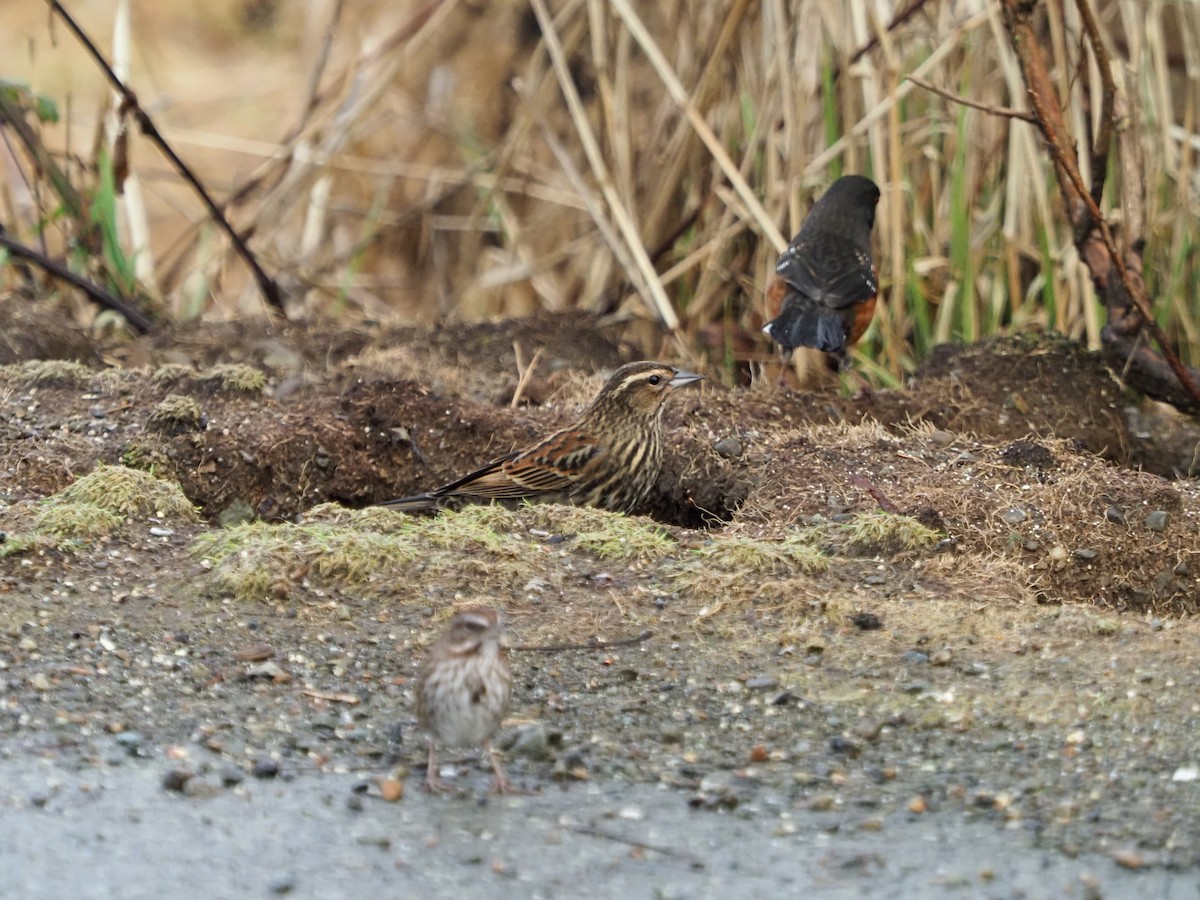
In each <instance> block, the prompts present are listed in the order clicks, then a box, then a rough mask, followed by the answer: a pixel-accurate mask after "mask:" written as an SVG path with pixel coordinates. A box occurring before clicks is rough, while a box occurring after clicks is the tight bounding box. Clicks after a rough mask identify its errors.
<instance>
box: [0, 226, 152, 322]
mask: <svg viewBox="0 0 1200 900" xmlns="http://www.w3.org/2000/svg"><path fill="white" fill-rule="evenodd" d="M0 247H3V248H4V249H5V250H7V251H8V252H9V253H11V254H12V255H13V256H19V257H20V258H21V259H27V260H29V261H30V262H31V263H34V264H35V265H37V266H39V267H40V268H42V269H44V270H45V271H46V272H48V273H49V274H51V275H53V276H54V277H55V278H61V279H62V280H63V281H65V282H67V283H68V284H70V285H72V286H73V287H77V288H79V290H81V291H83V292H84V293H85V294H87V295H88V296H89V297H91V298H92V299H93V300H95V301H96V302H97V303H99V304H100V305H101V306H103V307H104V308H105V309H111V310H113V311H114V312H119V313H120V314H121V315H123V316H124V317H125V321H127V322H128V323H129V325H130V327H131V328H133V330H134V331H136V332H138V333H139V334H145V333H146V332H148V331H150V330H151V329H152V328H154V323H153V322H152V321H150V319H148V318H147V317H146V315H145V314H144V313H143V312H142V311H141V310H139V309H138V308H137V307H136V306H132V305H131V304H129V303H126V302H125V301H124V300H122V299H120V298H119V297H115V296H113V295H112V294H110V293H109V292H108V291H106V290H104V288H102V287H100V286H99V285H96V284H94V283H92V282H91V281H88V280H87V279H86V278H81V277H79V276H78V275H76V274H75V273H74V272H72V271H71V270H70V269H68V268H66V267H65V266H61V265H59V264H58V263H56V262H54V260H52V259H50V258H49V257H47V256H45V255H44V254H42V253H39V252H38V251H36V250H34V249H33V248H32V247H26V246H25V245H24V244H22V243H19V242H17V241H14V240H13V239H12V238H10V237H8V236H6V235H3V234H0Z"/></svg>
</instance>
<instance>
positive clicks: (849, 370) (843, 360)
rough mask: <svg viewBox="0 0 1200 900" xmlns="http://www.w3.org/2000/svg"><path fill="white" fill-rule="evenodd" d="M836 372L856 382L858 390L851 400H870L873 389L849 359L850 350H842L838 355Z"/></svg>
mask: <svg viewBox="0 0 1200 900" xmlns="http://www.w3.org/2000/svg"><path fill="white" fill-rule="evenodd" d="M838 374H839V375H846V376H849V380H851V381H854V382H857V383H858V390H857V391H855V392H854V395H853V396H852V397H851V398H850V399H851V400H853V401H860V400H870V399H871V398H872V397H873V396H874V391H872V389H871V383H870V382H869V381H867V379H866V378H865V377H863V374H862V373H861V372H860V371H858V369H856V368H854V363H853V362H851V360H850V351H849V350H843V351H842V352H841V353H840V354H839V355H838Z"/></svg>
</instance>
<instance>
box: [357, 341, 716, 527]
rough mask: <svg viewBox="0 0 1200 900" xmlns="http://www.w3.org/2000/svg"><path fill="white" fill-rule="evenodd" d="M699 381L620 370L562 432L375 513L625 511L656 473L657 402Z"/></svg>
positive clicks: (650, 370) (645, 365)
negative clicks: (487, 508)
mask: <svg viewBox="0 0 1200 900" xmlns="http://www.w3.org/2000/svg"><path fill="white" fill-rule="evenodd" d="M702 377H703V376H701V375H696V374H694V373H692V372H684V371H681V370H679V369H676V368H674V367H673V366H668V365H666V364H665V363H659V362H633V363H627V364H626V365H624V366H621V368H619V369H617V371H615V372H614V373H613V374H612V376H611V377H610V378H609V379H608V381H607V382H605V384H604V387H602V388H601V389H600V393H599V394H597V395H596V399H595V400H593V401H592V404H591V406H589V407H588V408H587V410H586V411H585V412H584V414H583V415H582V416H581V417H580V418H579V419H577V420H576V421H575V422H574V423H572V424H571V425H568V426H567V427H566V428H563V429H561V430H559V431H556V432H554V433H553V434H552V435H550V436H549V437H548V438H546V439H545V440H543V441H541V442H539V443H537V444H534V445H533V446H532V447H529V448H528V449H525V450H520V451H517V452H515V453H510V454H508V455H507V456H501V457H500V458H499V459H494V460H492V461H491V462H490V463H488V464H487V465H486V466H484V467H483V468H482V469H477V470H476V471H474V472H472V473H471V474H469V475H464V476H463V477H462V478H459V479H458V480H457V481H452V482H450V483H449V484H447V485H444V486H442V487H440V488H437V489H436V490H432V491H429V492H428V493H424V494H417V495H415V496H412V497H401V498H400V499H399V500H389V501H387V502H386V503H381V504H380V506H391V507H394V508H397V509H402V510H405V511H408V512H411V511H418V510H427V509H436V508H438V507H440V506H443V505H445V504H447V503H449V502H453V501H474V502H487V501H489V500H502V501H518V500H543V501H547V502H552V503H573V504H576V505H579V506H596V507H599V508H600V509H607V510H612V511H614V512H625V513H628V512H631V511H632V510H634V509H635V508H637V506H638V504H640V503H641V502H642V501H643V500H645V499H646V495H647V494H649V493H650V489H651V488H652V487H654V484H655V482H657V481H658V476H659V473H660V472H661V471H662V453H663V440H662V413H663V401H664V400H666V398H667V395H668V394H669V393H670V392H671V391H672V389H674V388H677V387H682V386H683V385H685V384H691V383H692V382H695V381H699V380H700V379H701V378H702Z"/></svg>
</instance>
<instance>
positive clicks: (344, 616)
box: [334, 603, 354, 622]
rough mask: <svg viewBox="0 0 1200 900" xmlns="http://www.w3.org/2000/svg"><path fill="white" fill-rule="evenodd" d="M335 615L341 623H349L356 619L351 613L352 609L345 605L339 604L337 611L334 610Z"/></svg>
mask: <svg viewBox="0 0 1200 900" xmlns="http://www.w3.org/2000/svg"><path fill="white" fill-rule="evenodd" d="M334 615H335V616H336V617H337V620H338V621H339V622H349V621H350V620H351V619H352V618H353V617H354V613H353V612H351V611H350V607H349V606H347V605H346V604H345V603H339V604H338V605H337V609H336V610H334Z"/></svg>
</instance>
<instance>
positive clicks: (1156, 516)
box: [1146, 509, 1171, 531]
mask: <svg viewBox="0 0 1200 900" xmlns="http://www.w3.org/2000/svg"><path fill="white" fill-rule="evenodd" d="M1170 521H1171V514H1170V513H1169V512H1167V511H1166V510H1165V509H1156V510H1154V512H1152V513H1150V514H1149V515H1147V516H1146V527H1147V528H1149V529H1150V530H1151V531H1166V530H1167V525H1168V524H1169V523H1170Z"/></svg>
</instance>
